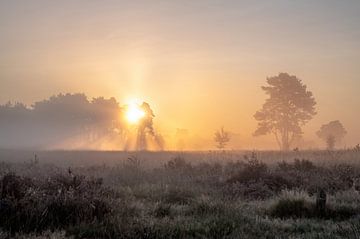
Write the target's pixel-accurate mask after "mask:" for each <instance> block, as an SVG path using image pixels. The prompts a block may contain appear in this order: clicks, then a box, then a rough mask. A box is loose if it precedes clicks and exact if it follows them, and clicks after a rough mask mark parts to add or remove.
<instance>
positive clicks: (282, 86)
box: [254, 73, 316, 151]
mask: <svg viewBox="0 0 360 239" xmlns="http://www.w3.org/2000/svg"><path fill="white" fill-rule="evenodd" d="M266 81H267V84H268V86H263V87H261V88H262V89H263V90H264V91H265V93H266V94H267V95H268V96H269V98H267V99H266V101H265V103H264V105H263V106H262V109H261V110H260V111H257V112H256V113H255V115H254V118H255V119H256V120H257V121H258V128H257V130H256V131H255V132H254V136H260V135H266V134H270V133H272V134H274V135H275V138H276V141H277V143H278V145H279V147H280V149H281V150H285V151H287V150H289V149H290V147H291V145H292V143H293V142H294V140H295V139H296V138H297V137H298V136H300V135H302V133H303V132H302V130H301V127H302V126H303V125H305V124H306V123H307V122H308V121H309V120H311V119H312V118H313V116H314V115H316V112H315V105H316V102H315V99H314V97H313V94H312V92H310V91H308V90H307V87H306V85H305V84H303V83H302V81H301V80H300V79H298V78H297V77H296V76H292V75H289V74H287V73H280V74H279V75H278V76H274V77H269V78H267V79H266Z"/></svg>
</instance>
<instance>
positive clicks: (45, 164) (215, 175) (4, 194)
mask: <svg viewBox="0 0 360 239" xmlns="http://www.w3.org/2000/svg"><path fill="white" fill-rule="evenodd" d="M0 161H1V163H0V176H1V178H0V179H1V185H0V186H1V188H0V189H1V192H0V193H1V201H0V228H1V233H0V238H54V239H55V238H360V194H359V192H358V190H360V149H359V148H354V149H349V150H341V151H291V152H286V153H285V152H277V151H272V152H270V151H258V152H257V151H254V152H251V151H209V152H98V151H40V152H32V151H16V150H13V151H12V150H1V151H0ZM358 181H359V184H358Z"/></svg>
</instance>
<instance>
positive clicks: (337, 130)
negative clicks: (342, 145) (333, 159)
mask: <svg viewBox="0 0 360 239" xmlns="http://www.w3.org/2000/svg"><path fill="white" fill-rule="evenodd" d="M346 133H347V132H346V130H345V128H344V126H343V125H342V123H341V122H340V121H339V120H334V121H331V122H329V123H328V124H324V125H322V126H321V128H320V130H319V131H317V132H316V134H317V136H318V137H319V138H321V139H322V140H324V141H325V142H326V146H327V148H328V149H330V150H332V149H334V148H335V144H336V143H337V142H339V141H341V140H342V138H344V136H345V135H346Z"/></svg>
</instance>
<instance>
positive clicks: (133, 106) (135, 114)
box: [125, 103, 145, 124]
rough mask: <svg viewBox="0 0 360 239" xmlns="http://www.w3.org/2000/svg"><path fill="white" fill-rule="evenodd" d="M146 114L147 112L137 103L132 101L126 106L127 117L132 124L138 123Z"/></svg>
mask: <svg viewBox="0 0 360 239" xmlns="http://www.w3.org/2000/svg"><path fill="white" fill-rule="evenodd" d="M144 116H145V112H144V111H143V110H142V109H141V107H140V106H139V105H138V104H137V103H130V104H128V105H127V106H126V111H125V117H126V120H127V121H128V122H129V123H130V124H137V123H138V122H139V121H140V120H141V119H142V118H143V117H144Z"/></svg>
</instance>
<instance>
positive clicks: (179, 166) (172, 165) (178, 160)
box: [164, 156, 192, 171]
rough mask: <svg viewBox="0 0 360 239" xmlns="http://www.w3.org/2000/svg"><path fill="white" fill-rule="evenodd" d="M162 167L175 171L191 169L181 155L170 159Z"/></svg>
mask: <svg viewBox="0 0 360 239" xmlns="http://www.w3.org/2000/svg"><path fill="white" fill-rule="evenodd" d="M164 167H165V168H166V169H169V170H175V171H187V170H191V169H192V166H191V164H190V163H187V162H186V161H185V159H184V158H183V157H181V156H176V157H175V158H173V159H171V160H170V161H168V162H167V163H166V164H165V166H164Z"/></svg>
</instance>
